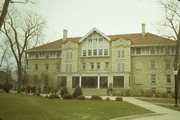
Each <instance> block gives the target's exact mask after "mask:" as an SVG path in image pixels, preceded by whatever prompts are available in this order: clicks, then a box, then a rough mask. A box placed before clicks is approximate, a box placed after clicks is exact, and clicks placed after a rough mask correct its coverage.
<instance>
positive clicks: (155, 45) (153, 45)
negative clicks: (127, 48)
mask: <svg viewBox="0 0 180 120" xmlns="http://www.w3.org/2000/svg"><path fill="white" fill-rule="evenodd" d="M175 45H176V43H168V44H142V45H131V47H157V46H175Z"/></svg>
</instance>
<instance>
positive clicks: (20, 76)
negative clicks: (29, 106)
mask: <svg viewBox="0 0 180 120" xmlns="http://www.w3.org/2000/svg"><path fill="white" fill-rule="evenodd" d="M17 64H18V92H21V88H22V86H21V82H22V64H21V62H17Z"/></svg>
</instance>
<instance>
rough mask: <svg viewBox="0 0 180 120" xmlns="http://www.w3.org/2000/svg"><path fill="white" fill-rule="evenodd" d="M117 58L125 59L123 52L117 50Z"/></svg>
mask: <svg viewBox="0 0 180 120" xmlns="http://www.w3.org/2000/svg"><path fill="white" fill-rule="evenodd" d="M117 56H118V58H124V57H125V50H118V55H117Z"/></svg>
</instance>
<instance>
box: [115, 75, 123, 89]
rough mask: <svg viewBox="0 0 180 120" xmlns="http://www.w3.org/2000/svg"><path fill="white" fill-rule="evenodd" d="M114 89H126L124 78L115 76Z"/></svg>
mask: <svg viewBox="0 0 180 120" xmlns="http://www.w3.org/2000/svg"><path fill="white" fill-rule="evenodd" d="M113 87H114V88H124V76H113Z"/></svg>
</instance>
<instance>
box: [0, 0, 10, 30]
mask: <svg viewBox="0 0 180 120" xmlns="http://www.w3.org/2000/svg"><path fill="white" fill-rule="evenodd" d="M10 2H11V0H4V5H3V9H2V13H1V16H0V30H1V27H2V25H3V23H4V19H5V17H6V14H7V11H8V7H9V3H10Z"/></svg>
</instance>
